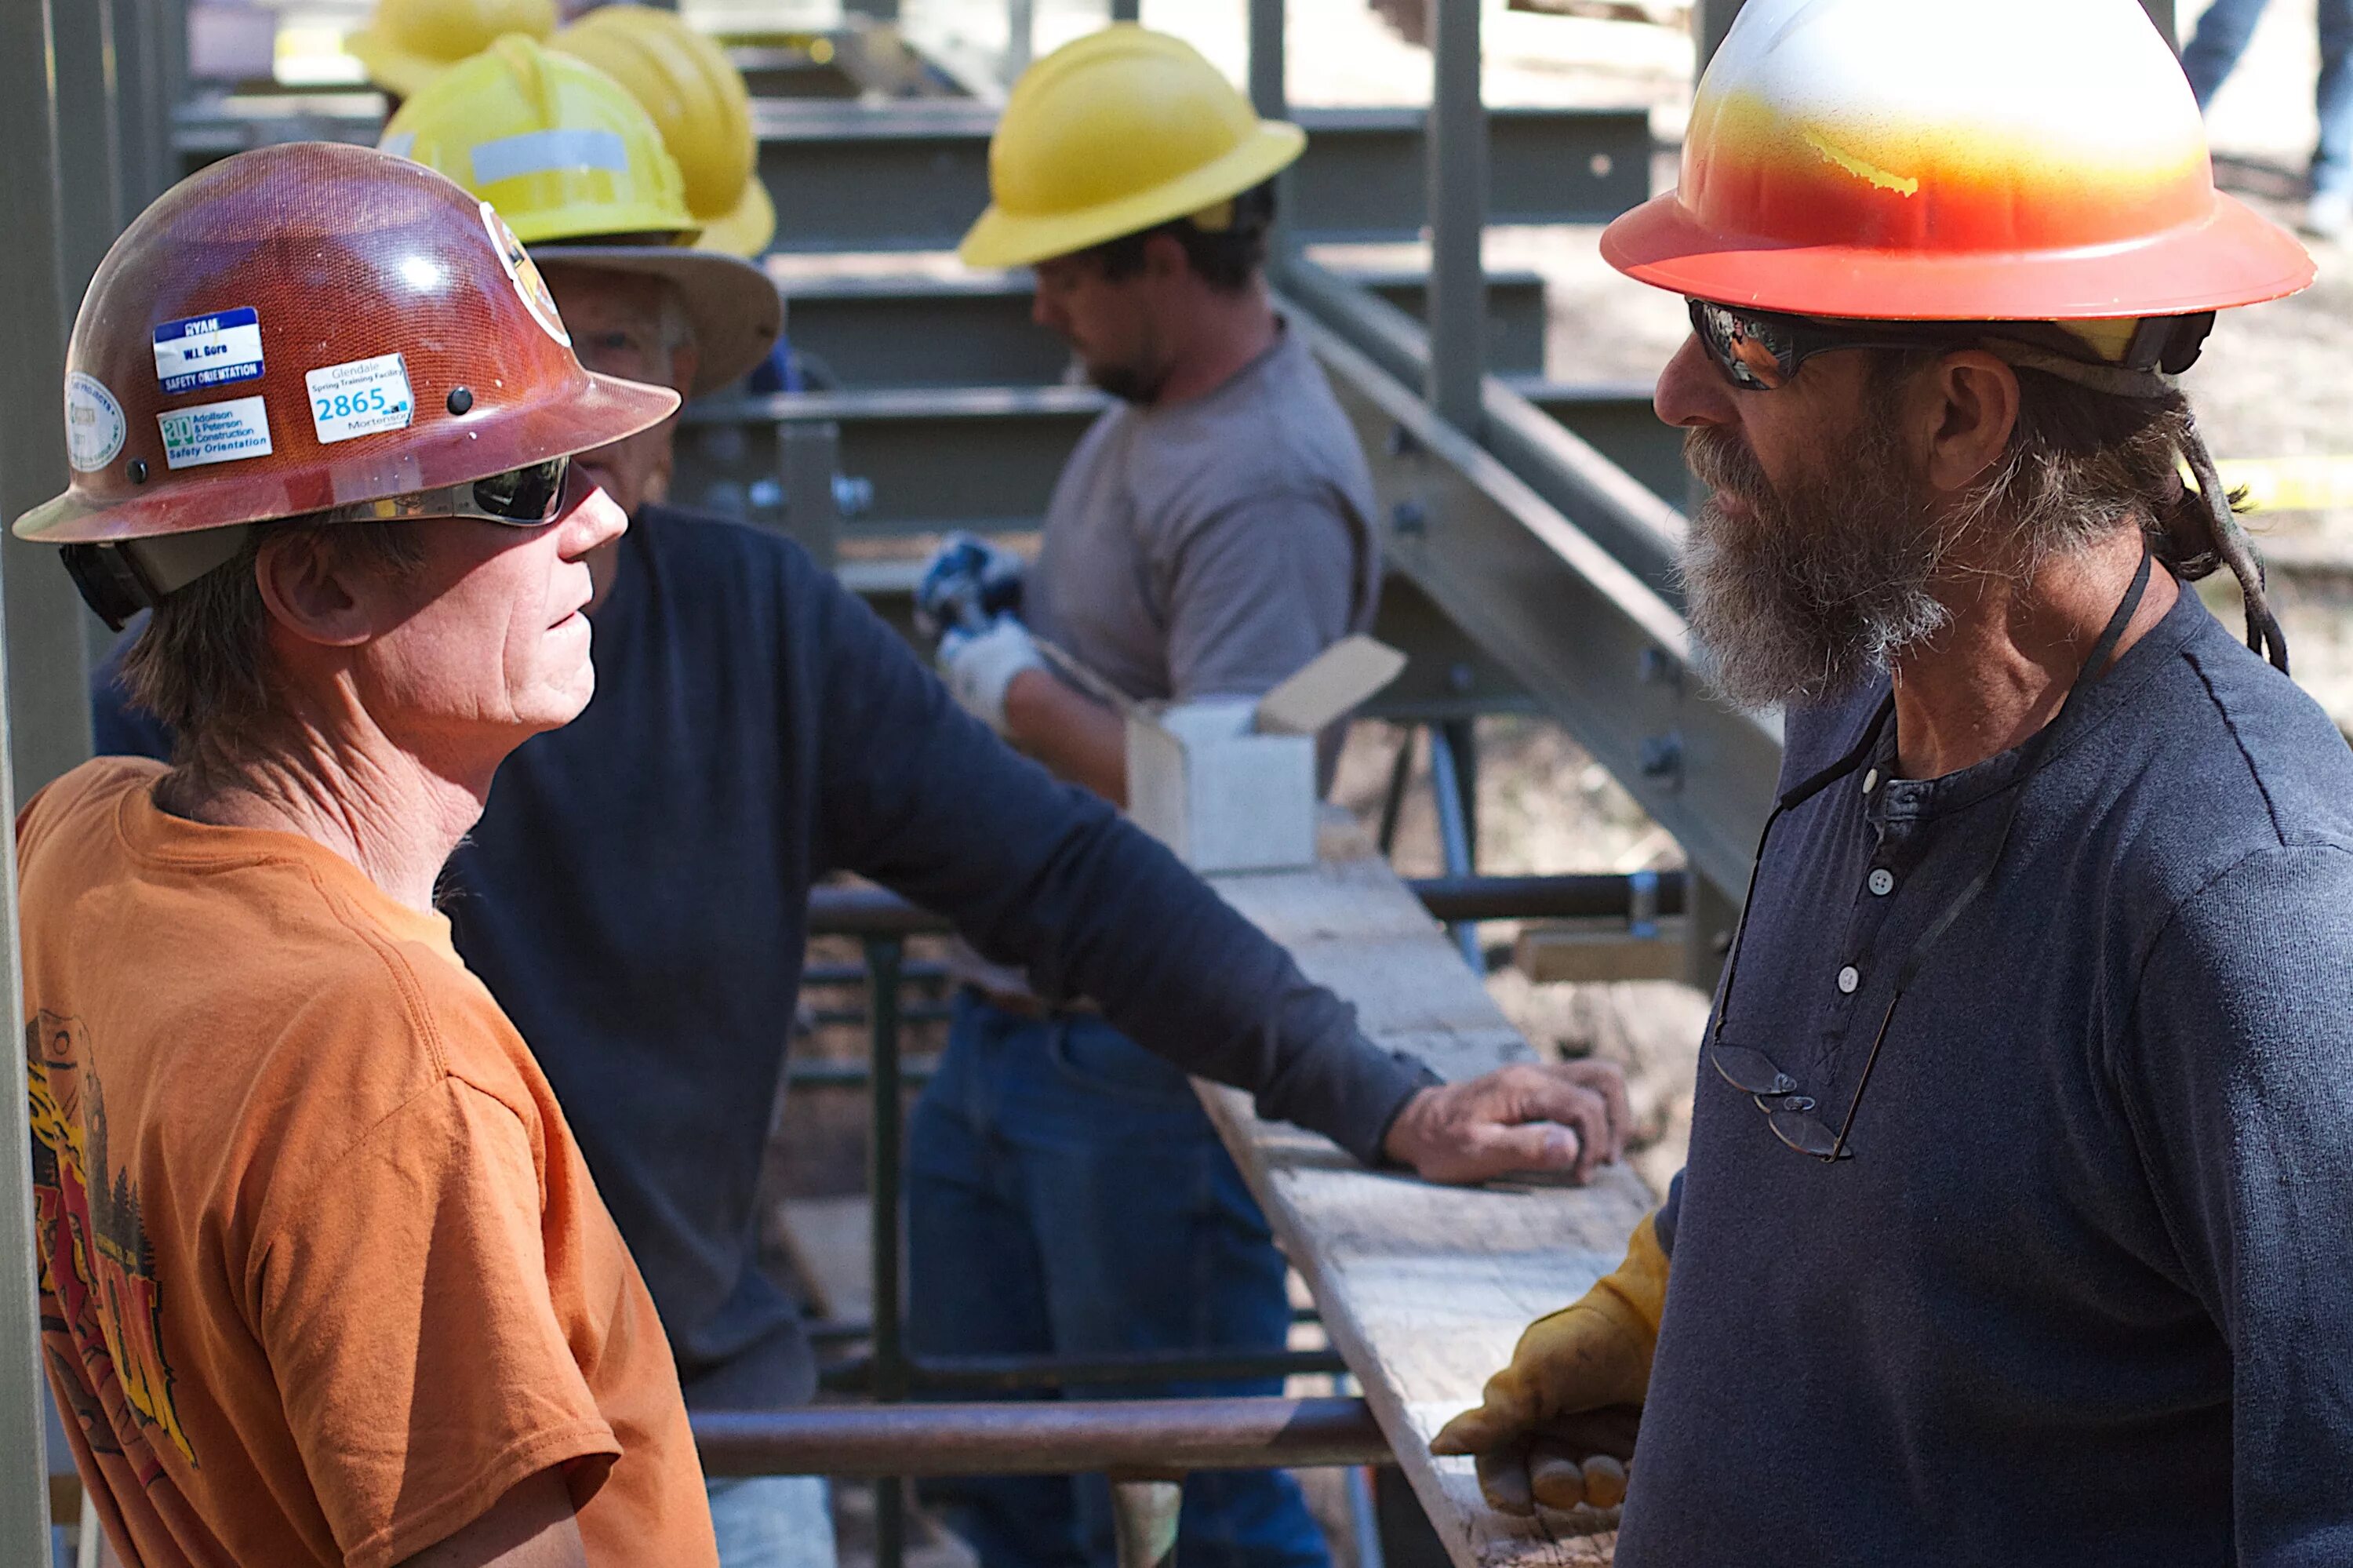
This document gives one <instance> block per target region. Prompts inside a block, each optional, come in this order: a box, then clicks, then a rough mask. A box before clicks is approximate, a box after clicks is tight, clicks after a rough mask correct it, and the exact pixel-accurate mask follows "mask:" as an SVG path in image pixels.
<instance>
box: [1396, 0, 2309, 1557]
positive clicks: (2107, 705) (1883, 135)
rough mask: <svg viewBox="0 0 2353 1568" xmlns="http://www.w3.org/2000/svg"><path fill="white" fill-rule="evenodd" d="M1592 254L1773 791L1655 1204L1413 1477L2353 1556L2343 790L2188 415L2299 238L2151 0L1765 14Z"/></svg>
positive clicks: (1801, 8)
mask: <svg viewBox="0 0 2353 1568" xmlns="http://www.w3.org/2000/svg"><path fill="white" fill-rule="evenodd" d="M2029 38H2031V39H2033V40H2034V41H2035V42H2034V47H2033V48H2021V47H2020V40H2021V39H2029ZM1825 148H1834V149H1835V151H1836V156H1835V157H1834V158H1831V157H1825V156H1824V155H1823V149H1825ZM1602 249H1603V254H1604V255H1605V256H1606V257H1607V258H1608V259H1609V260H1610V261H1611V262H1612V263H1613V264H1615V265H1616V266H1618V267H1619V268H1620V269H1621V270H1624V271H1626V272H1628V273H1630V275H1632V276H1633V277H1635V278H1638V279H1641V280H1642V281H1645V282H1649V283H1651V284H1653V285H1655V286H1658V287H1662V288H1666V289H1671V290H1674V291H1678V292H1681V293H1683V294H1686V295H1688V296H1690V297H1691V299H1692V301H1693V305H1692V313H1693V320H1694V327H1695V329H1696V330H1695V332H1694V337H1693V338H1692V339H1691V341H1689V342H1688V343H1686V344H1685V345H1684V346H1683V349H1682V350H1681V352H1679V353H1678V354H1677V355H1675V357H1674V359H1673V360H1672V362H1671V363H1670V364H1669V365H1668V366H1667V368H1666V371H1665V374H1664V375H1663V376H1662V379H1661V381H1660V384H1659V393H1658V406H1659V413H1660V415H1661V417H1662V418H1664V419H1666V420H1667V421H1668V422H1669V423H1671V424H1675V425H1679V426H1682V427H1683V429H1685V430H1686V431H1687V432H1688V434H1687V436H1686V440H1685V450H1686V453H1687V454H1688V456H1689V457H1690V459H1691V461H1692V463H1693V467H1694V472H1696V473H1697V474H1698V475H1699V476H1700V478H1701V479H1702V480H1703V481H1704V482H1706V483H1707V484H1708V485H1709V487H1710V489H1711V490H1712V492H1713V494H1712V496H1711V498H1710V499H1709V501H1708V502H1707V503H1705V505H1704V506H1703V507H1702V508H1701V509H1700V510H1699V512H1698V514H1697V515H1695V516H1694V519H1693V525H1692V536H1691V545H1690V548H1689V553H1688V556H1687V559H1686V563H1685V571H1686V574H1687V579H1688V582H1689V585H1690V600H1689V602H1690V606H1691V614H1692V620H1693V626H1694V630H1695V631H1696V632H1697V633H1698V634H1699V635H1700V637H1701V638H1702V639H1703V641H1704V643H1705V645H1706V646H1707V647H1708V648H1709V650H1710V651H1711V653H1712V656H1713V658H1714V660H1715V668H1716V672H1717V684H1718V686H1719V688H1720V689H1721V690H1723V691H1724V692H1725V694H1726V695H1728V696H1730V697H1732V698H1733V699H1735V700H1736V701H1739V702H1742V703H1746V704H1751V705H1765V704H1767V703H1771V702H1777V701H1778V702H1780V703H1783V704H1786V705H1787V712H1788V756H1787V760H1786V763H1785V765H1784V768H1783V783H1782V788H1783V789H1784V791H1785V793H1784V794H1783V795H1782V796H1781V798H1780V800H1779V803H1778V806H1777V807H1776V809H1775V810H1774V812H1773V814H1772V816H1771V818H1770V819H1769V823H1768V826H1767V830H1766V837H1765V840H1764V842H1763V845H1762V847H1761V849H1760V850H1759V853H1758V856H1757V874H1756V879H1755V882H1754V885H1753V886H1752V887H1751V889H1750V895H1749V901H1748V907H1747V910H1746V914H1745V916H1744V918H1743V920H1742V923H1741V926H1740V928H1739V931H1738V933H1737V936H1736V945H1735V948H1734V950H1733V953H1732V956H1731V959H1729V961H1728V962H1727V965H1726V968H1725V979H1724V981H1723V984H1722V985H1721V986H1720V988H1719V990H1718V993H1717V997H1716V1007H1715V1016H1714V1018H1713V1020H1712V1021H1711V1022H1710V1025H1709V1034H1708V1042H1707V1044H1706V1045H1705V1047H1704V1051H1703V1056H1702V1065H1701V1067H1700V1076H1699V1085H1698V1089H1697V1095H1696V1099H1695V1103H1694V1113H1693V1128H1692V1141H1691V1154H1690V1161H1689V1164H1688V1167H1687V1168H1686V1170H1685V1171H1684V1172H1683V1175H1682V1176H1681V1177H1680V1178H1679V1179H1678V1181H1677V1182H1676V1183H1675V1187H1674V1190H1673V1192H1672V1193H1671V1195H1670V1197H1669V1199H1668V1201H1667V1203H1666V1205H1665V1207H1664V1208H1663V1209H1662V1210H1661V1211H1660V1213H1658V1214H1657V1215H1656V1216H1655V1218H1654V1219H1653V1220H1652V1221H1651V1222H1649V1223H1646V1224H1645V1225H1644V1227H1643V1228H1642V1230H1641V1232H1640V1233H1638V1235H1637V1238H1636V1242H1635V1245H1634V1247H1633V1249H1632V1251H1631V1253H1630V1256H1629V1259H1628V1266H1626V1267H1625V1268H1623V1269H1621V1270H1620V1271H1619V1273H1618V1274H1617V1275H1615V1276H1613V1277H1611V1278H1610V1279H1609V1280H1607V1281H1605V1282H1603V1284H1602V1285H1601V1286H1600V1287H1598V1288H1597V1289H1596V1290H1595V1292H1594V1293H1593V1294H1592V1295H1591V1296H1589V1297H1588V1298H1586V1299H1585V1300H1584V1301H1581V1302H1579V1303H1577V1305H1576V1306H1574V1307H1572V1308H1569V1309H1568V1310H1567V1311H1566V1312H1563V1313H1559V1314H1556V1315H1555V1316H1554V1317H1552V1318H1548V1319H1544V1320H1543V1321H1540V1322H1539V1323H1537V1324H1536V1325H1535V1327H1534V1328H1532V1329H1531V1330H1529V1331H1528V1333H1527V1335H1526V1337H1525V1339H1524V1340H1522V1341H1521V1344H1520V1347H1519V1350H1518V1352H1517V1353H1516V1354H1515V1356H1514V1360H1513V1362H1512V1364H1511V1366H1510V1367H1509V1368H1507V1369H1506V1370H1505V1371H1504V1372H1502V1373H1500V1374H1499V1375H1498V1376H1497V1377H1496V1378H1495V1379H1494V1380H1493V1382H1492V1383H1490V1384H1489V1385H1488V1390H1487V1395H1486V1400H1485V1403H1484V1404H1483V1405H1482V1407H1481V1408H1480V1409H1479V1410H1477V1411H1474V1412H1472V1413H1470V1414H1466V1415H1464V1416H1463V1417H1461V1418H1460V1419H1458V1420H1456V1421H1455V1422H1454V1423H1452V1424H1451V1425H1449V1426H1448V1427H1447V1428H1446V1429H1445V1430H1444V1431H1443V1432H1441V1433H1440V1436H1439V1439H1438V1446H1439V1447H1440V1451H1442V1452H1452V1453H1463V1452H1468V1453H1474V1454H1477V1455H1478V1456H1480V1460H1481V1468H1482V1473H1483V1474H1484V1475H1485V1477H1486V1478H1487V1479H1488V1480H1489V1482H1490V1485H1489V1492H1490V1495H1491V1497H1494V1498H1496V1499H1498V1500H1499V1502H1504V1503H1513V1502H1515V1503H1516V1504H1517V1506H1518V1507H1519V1508H1520V1509H1521V1510H1523V1511H1525V1510H1526V1508H1527V1507H1528V1506H1529V1500H1530V1495H1529V1494H1530V1492H1531V1490H1534V1491H1535V1495H1536V1497H1537V1498H1539V1499H1542V1498H1545V1497H1546V1495H1547V1494H1549V1496H1550V1498H1551V1499H1552V1500H1556V1501H1563V1500H1574V1499H1576V1498H1577V1496H1578V1495H1580V1486H1579V1478H1578V1470H1577V1467H1576V1466H1575V1464H1574V1461H1575V1460H1576V1459H1577V1457H1579V1456H1578V1454H1577V1445H1578V1444H1580V1443H1583V1442H1588V1441H1589V1440H1590V1438H1591V1436H1592V1434H1591V1433H1590V1432H1579V1431H1577V1430H1576V1429H1575V1428H1576V1427H1577V1425H1578V1424H1579V1422H1580V1418H1583V1419H1584V1420H1587V1421H1590V1420H1592V1419H1594V1418H1595V1417H1594V1407H1597V1406H1617V1407H1619V1408H1618V1409H1617V1410H1616V1411H1614V1412H1612V1414H1614V1415H1616V1416H1619V1417H1623V1416H1625V1415H1627V1414H1634V1413H1635V1412H1634V1411H1630V1410H1628V1409H1626V1408H1625V1407H1626V1406H1629V1405H1635V1406H1637V1408H1638V1410H1639V1421H1640V1429H1639V1437H1638V1442H1637V1444H1636V1446H1635V1447H1634V1450H1633V1451H1634V1457H1635V1463H1634V1465H1633V1468H1632V1474H1631V1491H1630V1495H1629V1496H1628V1498H1627V1499H1626V1511H1625V1519H1624V1525H1623V1528H1622V1530H1621V1531H1620V1535H1619V1540H1618V1548H1617V1552H1618V1557H1617V1560H1618V1562H1619V1563H1621V1564H1623V1565H1624V1568H1653V1565H1657V1564H1686V1563H1747V1564H1756V1565H1758V1568H1775V1565H1778V1564H1791V1565H1795V1564H1807V1565H1812V1564H1818V1563H1905V1564H1911V1565H1919V1568H1937V1565H1940V1564H1961V1563H2070V1564H2079V1565H2084V1568H2096V1565H2100V1564H2116V1565H2119V1568H2121V1565H2124V1564H2145V1563H2242V1564H2247V1565H2249V1568H2279V1565H2285V1564H2303V1563H2337V1562H2344V1561H2348V1559H2353V1292H2348V1290H2347V1288H2346V1281H2345V1258H2346V1256H2347V1255H2348V1252H2353V995H2348V985H2347V980H2346V977H2347V976H2348V974H2353V757H2348V753H2347V750H2346V747H2345V743H2344V741H2343V739H2342V738H2341V737H2340V736H2338V735H2337V732H2336V730H2335V728H2334V726H2331V724H2330V723H2329V721H2328V720H2327V717H2326V716H2325V715H2323V714H2322V712H2321V710H2320V709H2319V707H2318V706H2317V705H2315V704H2314V703H2313V702H2312V701H2310V700H2309V699H2308V698H2307V697H2306V696H2305V695H2304V694H2302V693H2301V692H2299V691H2298V690H2297V689H2296V688H2295V686H2294V685H2293V684H2291V683H2289V681H2288V680H2287V678H2286V676H2285V674H2284V673H2283V672H2284V664H2285V653H2284V649H2283V648H2282V646H2281V644H2280V641H2279V632H2278V627H2277V623H2276V622H2275V621H2274V619H2273V618H2272V615H2271V612H2270V610H2269V609H2268V608H2267V607H2266V605H2265V602H2264V599H2263V590H2262V586H2261V575H2260V573H2259V571H2258V570H2257V568H2256V567H2255V564H2254V562H2253V559H2252V558H2251V556H2250V555H2249V553H2248V547H2247V542H2246V540H2245V538H2244V537H2243V535H2242V534H2241V532H2240V530H2239V528H2238V525H2237V524H2236V522H2235V520H2234V519H2233V518H2232V515H2231V512H2230V507H2229V503H2228V502H2227V500H2226V499H2225V497H2224V494H2223V492H2222V489H2221V482H2220V481H2219V480H2218V479H2217V478H2216V476H2215V472H2214V468H2213V464H2212V461H2211V458H2209V456H2208V455H2207V452H2206V449H2205V447H2204V445H2203V443H2202V442H2201V441H2200V440H2199V438H2198V435H2197V433H2196V430H2195V429H2194V426H2193V425H2192V422H2191V419H2190V415H2189V405H2188V403H2187V402H2186V401H2185V399H2184V398H2183V397H2182V395H2181V393H2180V391H2179V388H2178V387H2176V385H2175V383H2174V380H2173V377H2174V376H2176V375H2178V374H2179V372H2181V371H2183V370H2185V369H2186V368H2188V366H2189V363H2190V362H2191V361H2192V360H2193V359H2194V358H2195V357H2196V355H2197V350H2198V347H2199V345H2200V343H2201V342H2202V340H2203V338H2204V336H2205V334H2206V333H2207V330H2208V329H2209V328H2210V327H2211V324H2212V313H2213V312H2215V311H2218V310H2221V309H2224V308H2227V307H2230V306H2233V305H2240V304H2247V303H2252V302H2257V301H2261V300H2265V299H2271V298H2274V297H2277V296H2279V295H2282V294H2285V293H2290V292H2293V291H2295V290H2296V289H2298V288H2301V287H2302V286H2303V285H2304V284H2306V282H2308V281H2310V280H2311V278H2312V263H2311V260H2310V259H2309V258H2308V257H2306V255H2304V253H2303V252H2302V250H2301V249H2300V248H2299V247H2297V246H2296V244H2295V241H2294V240H2292V239H2290V238H2288V237H2287V236H2285V235H2284V234H2282V233H2281V232H2279V231H2278V230H2276V229H2274V228H2272V227H2271V226H2270V225H2268V224H2266V223H2265V222H2263V220H2262V219H2260V218H2258V217H2255V216H2254V215H2253V214H2252V213H2250V212H2249V211H2247V210H2246V209H2245V208H2244V207H2241V206H2240V205H2239V204H2237V203H2236V202H2233V201H2232V200H2231V199H2230V198H2228V197H2224V196H2217V195H2216V194H2215V192H2214V190H2213V186H2212V183H2211V177H2210V175H2209V173H2208V164H2207V160H2206V157H2205V154H2204V137H2203V133H2202V132H2201V129H2200V123H2199V119H2198V113H2197V108H2196V105H2195V103H2194V102H2193V101H2192V99H2191V96H2190V93H2189V88H2188V87H2187V85H2186V84H2185V83H2184V81H2183V79H2182V78H2181V74H2180V70H2179V67H2178V66H2176V64H2175V63H2174V61H2173V58H2172V56H2171V55H2170V54H2169V53H2168V50H2167V49H2166V48H2165V45H2164V43H2163V41H2162V40H2161V39H2160V38H2159V37H2158V35H2157V33H2156V30H2155V29H2154V28H2153V27H2152V26H2149V24H2148V21H2147V17H2146V16H2144V15H2143V13H2142V11H2141V9H2140V8H2139V7H2138V6H2137V5H2134V4H2133V3H2132V0H2083V3H2081V4H2077V5H2068V6H2062V7H2052V6H2051V5H2042V4H2039V3H2037V0H1918V3H1916V4H1913V5H1901V6H1893V5H1884V4H1882V3H1881V0H1751V3H1750V4H1749V5H1748V7H1747V8H1746V10H1745V11H1744V12H1743V13H1742V14H1741V16H1740V18H1739V20H1738V22H1737V23H1736V25H1735V26H1734V27H1733V28H1732V31H1731V34H1730V36H1729V37H1727V38H1726V39H1725V43H1724V46H1723V48H1722V50H1721V52H1719V53H1718V54H1717V55H1716V57H1715V60H1714V62H1713V63H1712V64H1711V65H1710V67H1709V69H1708V71H1707V74H1706V76H1705V78H1704V80H1703V81H1702V83H1701V85H1700V88H1699V91H1698V94H1697V98H1696V101H1695V104H1694V111H1693V118H1692V130H1691V137H1690V140H1689V141H1688V142H1687V143H1685V150H1684V154H1683V183H1682V185H1681V187H1680V189H1679V190H1678V191H1677V192H1675V193H1672V194H1670V195H1668V196H1661V197H1659V198H1658V199H1657V200H1655V201H1653V202H1651V204H1649V205H1648V206H1646V207H1641V208H1639V209H1637V210H1636V211H1635V212H1633V213H1631V214H1630V215H1628V216H1627V217H1623V218H1620V220H1619V221H1618V223H1617V224H1615V225H1613V226H1612V227H1611V228H1610V229H1609V232H1608V234H1607V235H1606V236H1605V237H1604V239H1603V245H1602ZM2184 461H2186V462H2187V463H2188V465H2189V467H2190V468H2191V470H2192V471H2194V473H2195V475H2196V479H2197V488H2196V489H2195V490H2185V489H2184V487H2183V484H2182V482H2181V480H2180V479H2179V476H2178V470H2177V464H2179V463H2182V462H2184ZM2152 556H2153V557H2154V558H2153V559H2152ZM2218 567H2229V568H2230V569H2231V570H2232V574H2233V575H2234V576H2235V577H2237V578H2238V580H2239V584H2240V588H2241V592H2242V597H2243V599H2244V601H2245V609H2246V619H2247V625H2248V643H2249V647H2260V648H2261V649H2262V650H2263V651H2264V652H2269V653H2270V654H2271V656H2272V658H2273V660H2274V662H2277V663H2278V664H2280V665H2281V666H2282V667H2283V668H2282V669H2273V668H2271V667H2269V666H2267V665H2266V664H2265V662H2264V661H2263V659H2262V658H2261V657H2259V656H2258V655H2257V654H2256V653H2255V652H2250V651H2249V647H2242V646H2240V645H2239V644H2238V643H2237V641H2235V640H2234V639H2233V637H2232V634H2231V633H2230V632H2229V631H2227V630H2224V629H2223V628H2222V627H2221V625H2220V624H2218V623H2217V622H2216V620H2214V618H2213V617H2212V616H2211V615H2210V614H2208V613H2207V611H2206V609H2205V608H2204V607H2203V605H2202V604H2201V603H2200V600H2199V598H2198V596H2197V595H2196V594H2195V593H2194V592H2192V591H2189V589H2187V588H2184V587H2183V586H2182V583H2183V581H2184V580H2185V579H2188V578H2192V577H2200V576H2202V575H2205V574H2207V573H2210V572H2212V571H2214V570H2216V569H2218ZM1654 1350H1655V1356H1653V1351H1654ZM1621 1451H1622V1450H1621ZM1532 1456H1533V1458H1534V1471H1535V1473H1534V1474H1531V1473H1530V1469H1529V1464H1530V1460H1531V1457H1532Z"/></svg>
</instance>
